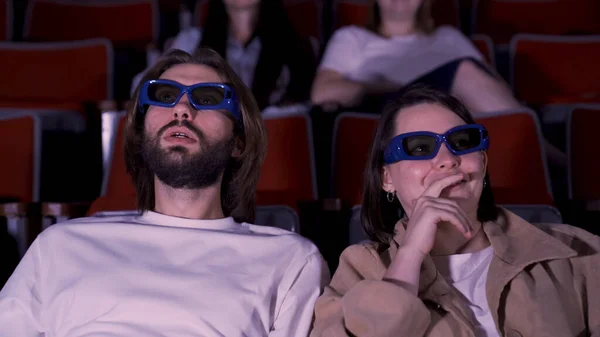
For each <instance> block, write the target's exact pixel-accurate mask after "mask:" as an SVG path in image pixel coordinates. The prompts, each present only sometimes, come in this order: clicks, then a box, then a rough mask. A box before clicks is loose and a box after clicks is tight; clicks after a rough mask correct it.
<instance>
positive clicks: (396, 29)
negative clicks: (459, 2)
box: [312, 0, 519, 113]
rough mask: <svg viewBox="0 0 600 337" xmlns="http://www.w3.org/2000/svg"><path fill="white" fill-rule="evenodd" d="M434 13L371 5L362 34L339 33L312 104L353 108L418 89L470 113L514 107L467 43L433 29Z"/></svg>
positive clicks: (393, 2)
mask: <svg viewBox="0 0 600 337" xmlns="http://www.w3.org/2000/svg"><path fill="white" fill-rule="evenodd" d="M443 1H444V0H443ZM434 5H435V4H434V2H433V1H432V0H403V1H397V0H376V1H375V0H374V1H373V7H372V11H371V19H370V23H369V24H368V26H367V27H365V28H362V27H357V26H347V27H343V28H340V29H338V30H337V31H336V32H335V33H334V34H333V36H332V37H331V39H330V41H329V43H328V45H327V48H326V50H325V54H324V55H323V59H322V61H321V64H320V66H319V70H318V71H317V76H316V78H315V80H314V82H313V87H312V101H313V103H314V104H316V105H327V104H329V105H331V104H334V105H341V106H342V107H353V106H355V105H359V104H360V103H361V101H362V100H363V99H364V98H365V97H366V96H369V95H377V94H386V93H390V92H397V91H399V90H400V89H402V88H403V87H406V86H408V85H409V84H411V83H414V82H420V83H425V84H427V85H430V86H433V87H435V88H437V89H439V90H443V91H445V92H448V93H451V94H453V95H455V96H456V97H457V98H459V99H460V100H461V101H462V102H463V103H464V104H465V105H466V106H467V108H469V110H470V111H472V112H473V113H477V112H485V111H496V110H505V109H512V108H516V107H519V102H518V101H517V100H516V99H515V98H514V97H513V95H512V93H511V91H510V89H509V88H508V86H507V85H506V84H505V83H504V82H503V80H502V79H501V78H500V77H499V76H497V75H496V74H493V73H492V72H491V68H489V67H487V65H485V61H484V59H483V56H482V55H481V53H479V51H478V50H477V49H476V48H475V47H474V46H473V44H472V43H471V42H470V41H469V39H468V38H467V37H466V36H464V35H463V34H462V33H461V32H460V31H459V30H458V29H456V28H454V27H451V26H441V27H437V28H436V27H435V25H434V22H433V18H432V16H431V7H432V6H434ZM377 111H380V107H378V108H377Z"/></svg>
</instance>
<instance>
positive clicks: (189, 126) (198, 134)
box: [157, 119, 204, 141]
mask: <svg viewBox="0 0 600 337" xmlns="http://www.w3.org/2000/svg"><path fill="white" fill-rule="evenodd" d="M175 126H180V127H184V128H186V129H188V130H190V131H192V132H193V133H194V134H195V135H196V137H198V140H200V141H204V134H203V133H202V131H200V130H199V129H197V128H196V127H195V126H193V125H192V123H190V122H189V121H188V120H185V119H184V120H182V121H178V120H176V119H174V120H172V121H170V122H169V123H168V124H167V125H165V126H163V127H162V128H160V129H159V130H158V134H157V135H158V138H161V137H162V135H163V133H165V131H167V129H169V128H172V127H175Z"/></svg>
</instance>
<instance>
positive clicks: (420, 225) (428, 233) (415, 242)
mask: <svg viewBox="0 0 600 337" xmlns="http://www.w3.org/2000/svg"><path fill="white" fill-rule="evenodd" d="M464 178H465V177H464V175H463V174H456V175H452V176H448V177H445V178H443V179H440V180H438V181H436V182H434V183H432V184H431V185H430V186H429V187H428V188H427V189H426V190H425V191H424V192H423V194H422V195H421V196H420V197H419V198H418V199H417V200H415V201H414V206H413V209H412V214H411V216H410V219H409V220H408V224H407V226H406V235H405V236H404V239H403V241H402V243H401V245H402V246H404V247H407V248H411V249H412V250H414V251H416V252H419V253H421V254H422V255H423V256H424V255H427V254H429V252H431V250H432V249H433V243H434V240H435V233H436V232H437V228H438V224H439V223H441V222H447V223H450V224H452V225H454V226H456V228H457V229H458V230H459V231H460V232H462V233H463V234H464V236H465V237H466V238H470V237H471V235H472V233H471V228H473V226H472V224H471V220H470V219H469V217H468V216H467V214H466V213H465V212H464V211H463V210H462V208H460V206H459V205H458V204H457V203H456V202H455V201H453V200H449V199H444V198H440V194H441V193H442V191H443V190H444V189H445V188H447V187H449V186H452V185H454V184H456V183H459V182H460V181H462V180H463V179H464Z"/></svg>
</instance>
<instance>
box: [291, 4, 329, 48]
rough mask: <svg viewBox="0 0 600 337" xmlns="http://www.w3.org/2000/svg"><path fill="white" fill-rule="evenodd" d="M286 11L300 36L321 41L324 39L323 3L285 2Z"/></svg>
mask: <svg viewBox="0 0 600 337" xmlns="http://www.w3.org/2000/svg"><path fill="white" fill-rule="evenodd" d="M284 6H285V11H286V13H287V15H288V18H289V19H290V22H291V23H292V26H294V28H295V29H296V32H297V33H298V35H300V36H302V37H314V38H317V39H319V40H321V38H322V35H323V34H322V33H321V31H322V27H323V25H322V23H321V22H322V16H321V13H322V6H323V3H322V2H321V1H318V0H285V1H284Z"/></svg>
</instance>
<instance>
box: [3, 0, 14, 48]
mask: <svg viewBox="0 0 600 337" xmlns="http://www.w3.org/2000/svg"><path fill="white" fill-rule="evenodd" d="M13 19H14V13H13V5H12V0H0V41H10V40H12V35H13V23H14V20H13Z"/></svg>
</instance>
